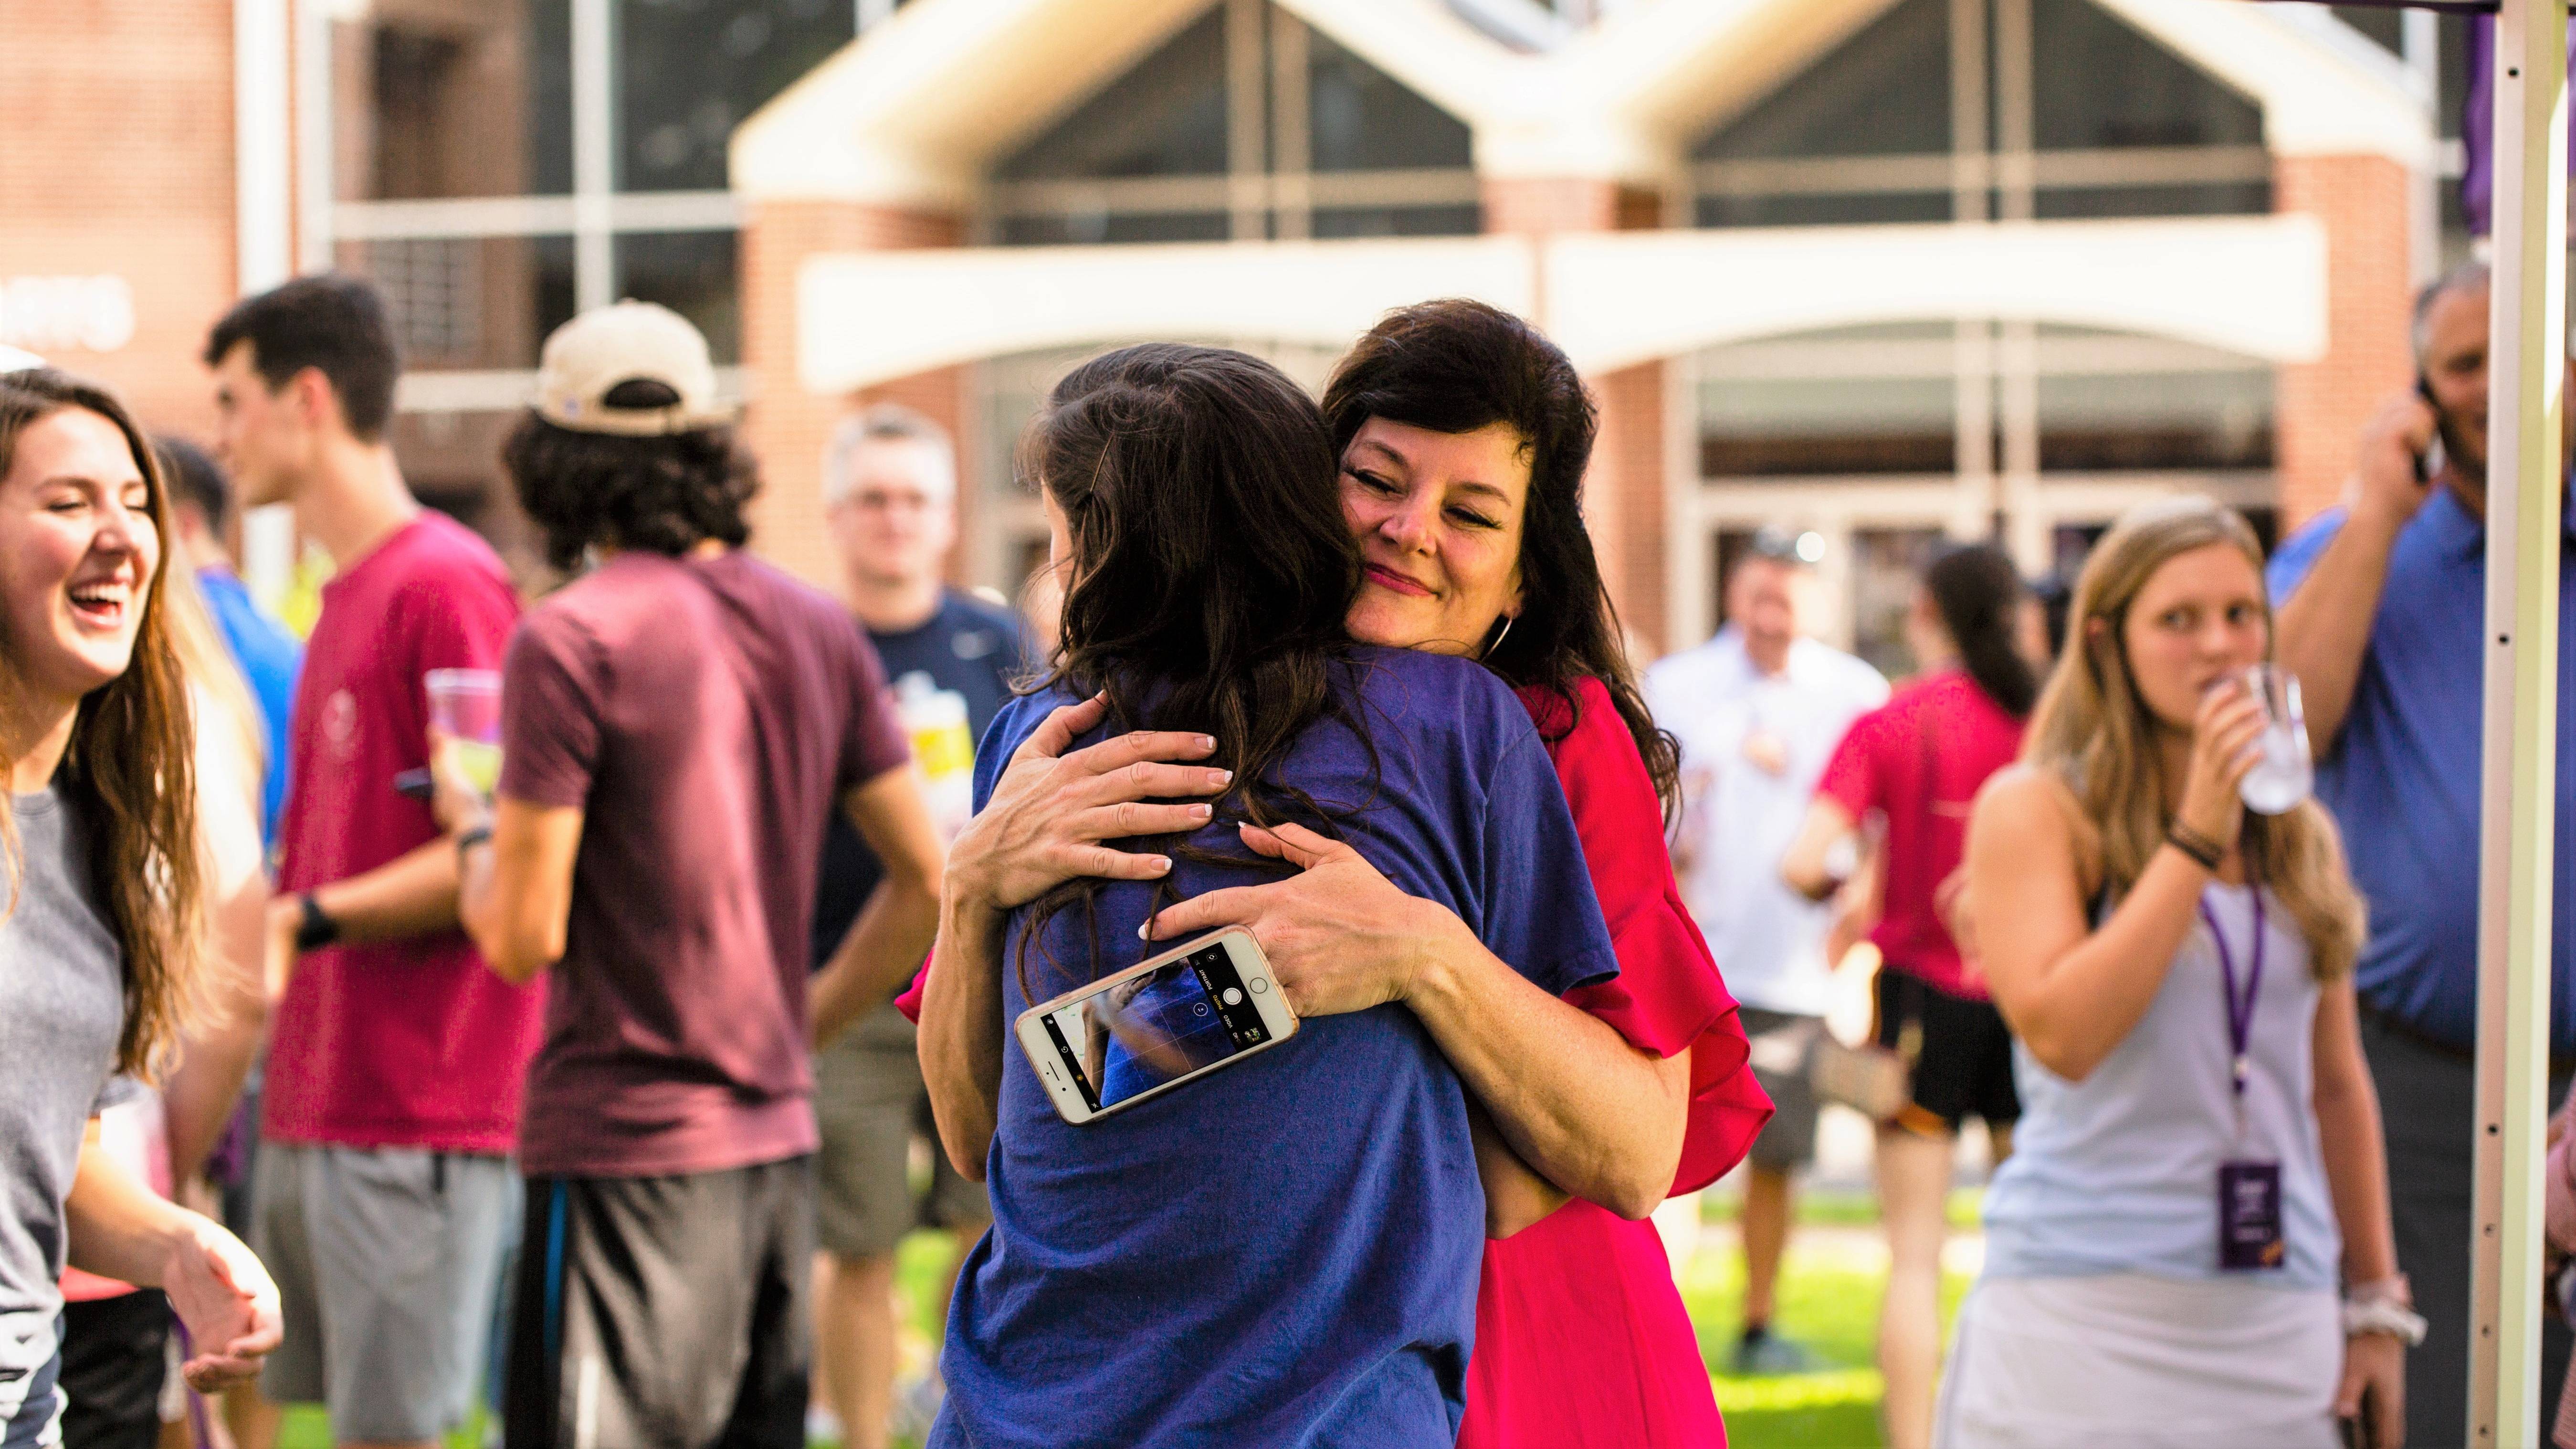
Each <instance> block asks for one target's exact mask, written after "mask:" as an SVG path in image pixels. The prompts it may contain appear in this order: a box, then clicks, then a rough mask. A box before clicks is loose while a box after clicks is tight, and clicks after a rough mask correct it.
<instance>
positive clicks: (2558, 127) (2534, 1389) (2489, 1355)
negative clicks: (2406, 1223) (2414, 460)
mask: <svg viewBox="0 0 2576 1449" xmlns="http://www.w3.org/2000/svg"><path fill="white" fill-rule="evenodd" d="M2566 37H2567V14H2566V9H2565V6H2564V4H2563V0H2504V5H2503V9H2502V11H2501V13H2499V14H2498V15H2497V17H2496V55H2495V280H2494V285H2493V290H2492V297H2493V301H2492V304H2491V305H2492V312H2491V314H2490V319H2489V323H2488V326H2489V328H2490V337H2489V343H2488V351H2487V357H2488V366H2487V380H2488V381H2487V386H2488V410H2487V417H2488V434H2487V545H2486V546H2487V556H2486V568H2487V599H2486V646H2485V652H2486V700H2485V732H2484V737H2483V738H2484V749H2483V754H2482V761H2483V772H2482V774H2483V778H2482V781H2481V785H2482V806H2481V811H2480V816H2481V824H2480V831H2481V840H2480V850H2479V857H2478V858H2479V867H2478V1082H2477V1085H2478V1098H2477V1171H2476V1180H2475V1193H2474V1200H2473V1207H2474V1212H2475V1216H2476V1228H2477V1231H2476V1241H2475V1244H2474V1253H2473V1256H2472V1258H2471V1263H2472V1265H2473V1277H2472V1283H2471V1297H2470V1337H2469V1352H2470V1394H2469V1442H2470V1443H2471V1444H2472V1445H2473V1446H2476V1449H2525V1446H2529V1449H2540V1446H2542V1445H2544V1444H2545V1443H2546V1442H2547V1440H2546V1438H2545V1437H2544V1436H2545V1435H2546V1433H2547V1430H2546V1428H2545V1427H2544V1426H2543V1425H2542V1424H2541V1423H2540V1398H2541V1391H2542V1385H2541V1383H2540V1315H2541V1312H2542V1304H2541V1294H2542V1285H2541V1281H2540V1267H2541V1163H2542V1160H2543V1148H2542V1133H2543V1131H2544V1130H2545V1127H2546V1124H2547V1121H2548V1116H2549V1109H2550V1105H2551V1104H2550V1102H2549V1101H2548V1083H2549V1038H2550V1031H2549V1024H2550V1011H2549V972H2550V943H2551V932H2552V922H2551V920H2550V906H2551V900H2552V884H2553V882H2552V876H2551V859H2550V856H2551V844H2552V839H2553V831H2554V830H2555V827H2556V820H2555V815H2556V802H2557V797H2558V792H2557V763H2558V762H2557V740H2558V730H2557V718H2558V693H2557V684H2558V568H2559V556H2560V551H2561V543H2560V532H2559V527H2560V524H2559V508H2560V500H2559V491H2560V488H2561V486H2562V473H2563V463H2562V459H2563V456H2564V444H2563V442H2562V441H2561V437H2562V435H2561V433H2560V425H2561V409H2562V408H2563V407H2564V406H2565V402H2566V400H2565V398H2564V396H2563V395H2562V394H2563V391H2564V384H2565V381H2566V376H2567V332H2566V329H2567V38H2566Z"/></svg>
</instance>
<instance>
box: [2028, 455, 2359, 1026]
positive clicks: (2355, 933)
mask: <svg viewBox="0 0 2576 1449" xmlns="http://www.w3.org/2000/svg"><path fill="white" fill-rule="evenodd" d="M2213 544H2224V545H2226V546H2227V547H2230V548H2233V549H2235V550H2237V551H2238V552H2239V553H2242V554H2243V555H2245V561H2246V563H2248V564H2249V565H2251V566H2252V567H2253V569H2254V572H2255V576H2256V577H2257V578H2260V577H2261V576H2262V572H2263V549H2262V545H2261V544H2259V543H2257V542H2256V541H2255V538H2254V530H2253V529H2252V528H2250V527H2248V526H2247V525H2246V522H2245V520H2244V519H2242V518H2240V517H2238V516H2237V515H2236V514H2235V513H2234V512H2233V511H2231V510H2229V509H2227V508H2224V507H2222V506H2220V505H2219V504H2217V503H2214V502H2211V501H2210V500H2208V499H2206V498H2197V497H2188V498H2168V499H2160V500H2158V501H2156V502H2153V503H2146V504H2141V505H2140V506H2138V507H2136V508H2133V509H2131V510H2129V512H2127V513H2126V514H2124V515H2122V516H2121V518H2120V521H2119V522H2118V523H2116V524H2114V525H2112V528H2111V531H2110V532H2109V533H2106V534H2104V535H2103V536H2102V541H2101V543H2100V544H2098V545H2096V546H2095V548H2094V550H2093V555H2092V557H2091V558H2089V559H2087V560H2086V561H2085V564H2084V573H2083V576H2082V577H2081V578H2079V579H2077V580H2076V583H2075V598H2074V602H2073V604H2072V605H2071V607H2070V608H2069V610H2068V617H2067V621H2066V652H2065V653H2064V654H2063V655H2061V656H2060V657H2059V659H2058V661H2057V668H2056V670H2055V672H2053V673H2052V674H2050V676H2049V679H2048V687H2047V688H2046V689H2045V690H2043V691H2042V692H2041V694H2040V697H2039V707H2038V708H2037V710H2035V711H2034V712H2033V713H2032V716H2031V723H2030V732H2029V735H2028V737H2027V738H2026V739H2025V740H2024V741H2023V744H2022V759H2023V760H2024V761H2026V762H2027V763H2029V764H2030V765H2032V766H2033V767H2035V768H2037V769H2038V770H2039V771H2040V772H2041V773H2042V774H2043V775H2045V776H2047V777H2049V778H2052V779H2055V780H2057V781H2058V782H2060V783H2062V784H2064V785H2065V786H2066V787H2067V788H2068V789H2069V790H2070V791H2072V792H2073V794H2074V796H2075V802H2076V805H2077V807H2078V811H2079V814H2080V816H2081V821H2080V823H2081V826H2082V827H2083V828H2082V831H2081V832H2080V836H2079V842H2078V844H2079V850H2082V851H2083V852H2084V853H2085V854H2088V855H2090V856H2091V857H2092V858H2093V861H2094V863H2095V865H2096V866H2097V868H2098V870H2099V879H2098V880H2095V881H2091V882H2088V883H2087V884H2088V885H2090V886H2092V887H2093V888H2094V889H2096V890H2098V891H2099V892H2100V893H2101V895H2102V897H2103V899H2105V900H2109V901H2117V900H2118V899H2120V898H2121V897H2122V896H2124V895H2126V894H2127V893H2128V891H2129V888H2130V887H2131V886H2133V885H2135V884H2136V883H2137V879H2138V876H2139V875H2140V874H2141V873H2142V872H2144V871H2145V870H2146V868H2147V860H2148V858H2149V857H2151V856H2153V855H2154V854H2155V853H2156V851H2157V849H2158V848H2159V847H2161V846H2162V845H2163V844H2164V840H2165V831H2166V829H2167V827H2169V826H2170V825H2171V824H2172V823H2173V813H2172V812H2171V811H2170V810H2168V809H2166V808H2165V779H2164V773H2165V765H2164V756H2163V754H2162V753H2161V752H2160V751H2158V750H2157V749H2156V748H2155V735H2156V731H2157V729H2158V728H2160V726H2159V724H2158V722H2157V721H2156V719H2155V718H2154V716H2152V715H2151V714H2149V713H2148V712H2147V706H2146V703H2145V701H2144V700H2142V699H2140V698H2139V696H2138V690H2137V683H2136V680H2135V679H2134V678H2132V676H2131V674H2130V671H2129V655H2128V643H2127V640H2126V638H2125V636H2124V634H2123V632H2122V629H2123V626H2124V625H2125V624H2126V623H2127V622H2128V613H2129V606H2130V605H2131V604H2132V603H2134V602H2136V600H2137V597H2138V594H2139V592H2140V591H2141V590H2143V589H2144V588H2145V587H2146V585H2147V580H2148V579H2150V578H2152V577H2154V575H2155V572H2156V570H2158V569H2160V568H2162V567H2164V565H2165V563H2166V561H2168V560H2170V559H2172V558H2174V557H2175V556H2177V555H2179V554H2185V553H2189V552H2191V551H2192V550H2194V549H2200V548H2208V547H2210V546H2211V545H2213ZM2097 624H2098V625H2099V626H2100V627H2098V628H2097V627H2095V626H2096V625H2097ZM2271 629H2272V613H2271V603H2270V601H2269V600H2268V599H2266V601H2265V603H2264V612H2263V632H2264V639H2265V645H2264V652H2265V655H2266V657H2269V655H2270V652H2271V645H2270V639H2271ZM2240 842H2241V848H2242V849H2243V851H2244V855H2245V868H2246V873H2247V876H2248V877H2249V878H2250V879H2251V880H2253V881H2254V882H2255V883H2256V884H2259V885H2262V886H2265V887H2267V888H2269V889H2270V891H2271V892H2272V894H2273V896H2274V897H2275V898H2277V899H2278V900H2279V901H2280V902H2281V904H2282V905H2283V906H2284V907H2285V908H2287V909H2288V911H2289V913H2290V916H2291V918H2292V919H2293V920H2295V921H2296V922H2297V923H2298V927H2299V932H2300V934H2301V935H2303V936H2305V937H2306V938H2307V942H2308V953H2309V958H2310V962H2311V965H2312V969H2313V970H2314V971H2315V973H2316V976H2317V979H2319V980H2321V981H2332V980H2336V979H2338V978H2340V977H2341V976H2343V975H2344V974H2345V973H2346V972H2348V971H2350V970H2351V969H2352V966H2353V963H2354V961H2356V960H2357V959H2359V957H2360V955H2361V946H2362V940H2363V937H2364V935H2365V925H2364V913H2363V909H2362V903H2361V897H2360V895H2359V894H2357V893H2356V892H2355V891H2354V890H2353V888H2352V877H2351V876H2350V875H2349V874H2348V873H2347V872H2346V871H2345V869H2344V863H2343V845H2342V842H2341V840H2340V838H2339V837H2338V836H2337V834H2336V832H2335V826H2334V820H2333V818H2332V817H2331V816H2329V815H2327V814H2326V812H2325V807H2324V806H2322V805H2319V804H2318V803H2317V802H2316V801H2315V800H2313V799H2310V800H2303V801H2301V802H2300V803H2299V804H2298V805H2297V806H2296V807H2295V808H2293V809H2292V810H2290V811H2289V812H2288V813H2287V814H2283V815H2258V814H2254V813H2252V812H2250V811H2249V812H2247V814H2246V816H2245V827H2244V833H2243V835H2242V836H2241V837H2240Z"/></svg>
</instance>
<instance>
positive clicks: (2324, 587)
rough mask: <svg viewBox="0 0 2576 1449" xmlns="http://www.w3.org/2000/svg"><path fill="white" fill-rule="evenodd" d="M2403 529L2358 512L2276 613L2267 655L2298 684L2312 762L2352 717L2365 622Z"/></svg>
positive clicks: (2375, 607) (2374, 610) (2375, 608)
mask: <svg viewBox="0 0 2576 1449" xmlns="http://www.w3.org/2000/svg"><path fill="white" fill-rule="evenodd" d="M2404 526H2405V521H2404V520H2402V519H2392V518H2390V517H2388V516H2386V515H2385V514H2383V513H2381V512H2378V511H2375V510H2366V509H2359V508H2356V509H2355V510H2354V511H2353V513H2352V515H2351V516H2350V517H2349V518H2347V519H2345V520H2344V525H2343V527H2342V528H2341V529H2339V530H2337V531H2336V533H2335V536H2334V537H2333V539H2331V540H2329V541H2328V542H2327V544H2326V546H2325V550H2324V552H2322V553H2320V554H2319V555H2318V556H2317V562H2316V566H2315V567H2314V568H2312V569H2310V570H2309V571H2308V576H2307V578H2306V579H2305V580H2304V581H2303V582H2301V583H2300V585H2299V587H2298V588H2297V589H2296V590H2295V591H2293V592H2292V593H2291V595H2290V597H2289V599H2288V601H2287V602H2285V603H2283V604H2282V605H2281V606H2280V614H2279V617H2278V618H2277V619H2276V620H2275V622H2274V626H2273V633H2274V638H2273V653H2274V655H2275V656H2276V657H2277V658H2278V659H2279V661H2280V664H2281V667H2282V668H2283V669H2286V670H2288V671H2289V672H2290V673H2291V674H2294V675H2296V676H2298V680H2299V693H2300V696H2301V702H2302V704H2303V705H2304V706H2305V709H2306V712H2307V720H2308V740H2309V743H2310V744H2311V745H2312V746H2314V748H2315V750H2316V752H2317V753H2318V754H2321V755H2322V754H2324V753H2325V752H2326V751H2327V750H2328V749H2330V748H2332V746H2333V745H2334V742H2335V738H2336V736H2338V735H2339V734H2340V733H2341V732H2342V730H2343V721H2344V716H2345V714H2347V713H2348V712H2350V710H2351V709H2352V697H2353V692H2354V691H2355V690H2356V689H2357V688H2359V687H2360V684H2361V662H2362V656H2363V654H2364V653H2365V652H2366V651H2367V649H2368V648H2369V645H2370V626H2371V622H2372V620H2373V619H2374V618H2375V617H2376V616H2377V614H2378V612H2379V596H2380V591H2381V590H2382V589H2383V588H2384V587H2385V586H2386V585H2387V582H2388V555H2389V552H2390V550H2391V549H2393V548H2395V547H2396V544H2397V534H2398V531H2399V530H2400V529H2402V528H2403V527H2404Z"/></svg>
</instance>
